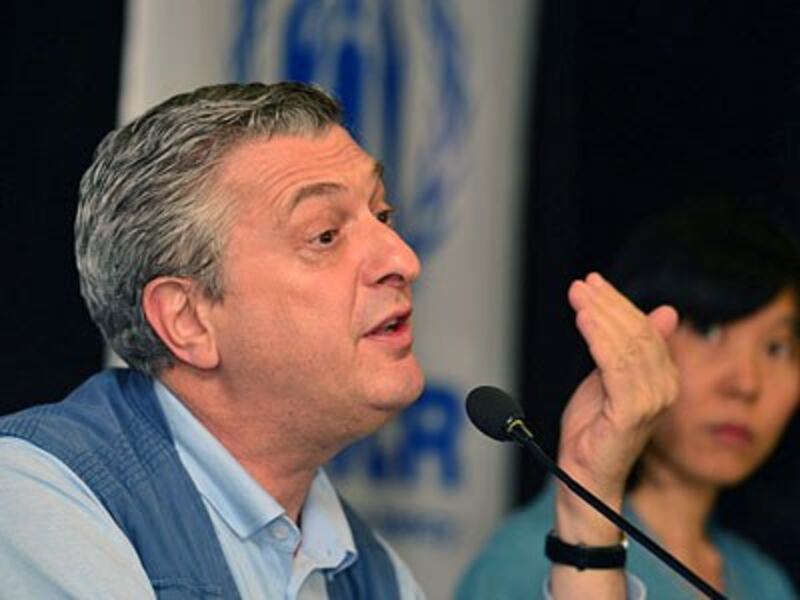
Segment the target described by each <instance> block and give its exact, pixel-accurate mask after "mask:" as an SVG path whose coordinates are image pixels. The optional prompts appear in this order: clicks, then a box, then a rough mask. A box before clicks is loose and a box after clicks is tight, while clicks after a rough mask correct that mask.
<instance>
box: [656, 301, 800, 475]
mask: <svg viewBox="0 0 800 600" xmlns="http://www.w3.org/2000/svg"><path fill="white" fill-rule="evenodd" d="M796 321H797V313H796V305H795V297H794V294H793V293H792V292H790V291H785V292H783V293H781V294H780V295H779V296H778V297H777V298H776V299H775V300H773V301H772V302H770V303H769V304H767V305H766V306H765V307H763V308H761V309H759V310H758V311H756V312H755V313H753V314H751V315H749V316H747V317H745V318H743V319H740V320H738V321H734V322H732V323H728V324H723V325H719V326H714V327H711V328H709V329H708V330H707V331H704V332H700V331H697V330H696V329H694V328H693V327H692V326H691V325H689V324H682V325H681V326H680V327H679V328H678V330H677V331H676V333H675V334H674V335H673V337H672V338H671V339H670V342H669V345H670V349H671V352H672V356H673V359H674V360H675V364H676V366H677V368H678V371H679V374H680V386H681V387H680V394H679V396H678V400H677V402H676V403H675V404H674V405H673V406H672V407H671V408H670V409H669V410H668V411H667V413H666V414H665V415H664V416H663V417H662V419H661V420H660V421H659V423H658V426H657V428H656V431H655V434H654V436H653V440H652V443H651V446H650V455H649V456H648V457H647V458H646V461H645V462H647V460H648V459H649V458H654V459H658V460H659V461H660V462H663V463H664V464H665V465H667V466H669V467H670V468H672V469H674V470H675V471H676V472H677V473H679V474H680V475H682V476H684V477H687V478H689V479H691V480H695V481H696V482H700V483H710V484H712V485H715V486H727V485H731V484H734V483H737V482H738V481H740V480H741V479H743V478H745V477H747V476H748V475H749V474H750V473H752V471H753V470H754V469H755V468H757V467H758V465H760V464H761V463H762V462H763V461H764V460H765V459H766V458H767V456H768V455H769V453H770V451H771V450H772V449H773V448H774V447H775V445H776V444H777V442H778V440H779V438H780V435H781V433H782V432H783V430H784V428H785V426H786V424H787V423H788V421H789V419H790V417H791V416H792V414H793V412H794V410H795V408H796V407H797V404H798V397H799V396H800V359H799V358H798V342H797V338H796V334H795V323H796Z"/></svg>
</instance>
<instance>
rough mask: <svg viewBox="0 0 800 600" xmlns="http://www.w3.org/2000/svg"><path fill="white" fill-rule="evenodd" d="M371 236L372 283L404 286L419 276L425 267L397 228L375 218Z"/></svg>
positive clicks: (369, 270) (368, 276) (369, 258)
mask: <svg viewBox="0 0 800 600" xmlns="http://www.w3.org/2000/svg"><path fill="white" fill-rule="evenodd" d="M372 236H374V239H373V241H372V243H371V244H370V247H369V257H368V259H367V260H368V266H367V269H366V276H367V278H368V279H369V283H370V284H383V285H394V286H397V287H403V286H406V285H409V284H411V283H412V282H414V281H415V280H416V279H417V278H418V277H419V275H420V271H421V270H422V265H421V264H420V260H419V257H418V256H417V254H416V253H415V252H414V250H413V249H412V248H411V246H409V245H408V244H407V243H406V241H405V240H404V239H403V238H402V237H401V236H400V234H399V233H398V232H397V231H395V230H394V229H392V228H391V227H389V226H388V225H385V224H384V223H380V222H375V223H374V224H373V225H372Z"/></svg>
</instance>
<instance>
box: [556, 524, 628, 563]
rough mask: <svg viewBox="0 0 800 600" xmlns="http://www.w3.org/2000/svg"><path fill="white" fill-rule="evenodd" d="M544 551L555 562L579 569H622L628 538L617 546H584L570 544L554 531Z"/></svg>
mask: <svg viewBox="0 0 800 600" xmlns="http://www.w3.org/2000/svg"><path fill="white" fill-rule="evenodd" d="M544 553H545V556H547V558H549V559H550V560H551V561H553V562H554V563H558V564H560V565H570V566H572V567H575V568H577V569H578V570H579V571H583V570H584V569H621V568H623V567H624V566H625V559H626V557H627V555H628V540H627V538H625V537H623V538H622V542H621V543H619V544H617V545H615V546H584V545H583V544H577V545H574V544H568V543H566V542H565V541H563V540H562V539H561V538H559V537H558V536H557V535H556V534H555V532H554V531H551V532H550V533H548V534H547V540H546V541H545V544H544Z"/></svg>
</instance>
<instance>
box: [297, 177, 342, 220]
mask: <svg viewBox="0 0 800 600" xmlns="http://www.w3.org/2000/svg"><path fill="white" fill-rule="evenodd" d="M342 190H344V186H343V185H342V184H340V183H334V182H331V181H321V182H319V183H310V184H309V185H304V186H303V187H301V188H300V189H299V190H297V191H296V192H295V193H294V194H293V195H292V197H291V199H290V200H289V206H288V210H287V211H286V212H287V213H291V212H292V211H293V210H294V209H295V208H296V207H297V205H298V204H300V203H301V202H302V201H303V200H305V199H306V198H310V197H312V196H330V195H332V194H338V193H339V192H341V191H342Z"/></svg>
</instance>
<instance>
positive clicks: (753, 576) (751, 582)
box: [713, 529, 798, 599]
mask: <svg viewBox="0 0 800 600" xmlns="http://www.w3.org/2000/svg"><path fill="white" fill-rule="evenodd" d="M713 536H714V541H715V542H716V544H717V547H718V548H719V550H720V552H721V553H722V555H723V559H724V561H725V579H726V582H727V583H728V584H729V587H730V589H731V595H732V596H734V593H733V592H734V590H735V591H736V592H737V593H736V594H735V596H734V597H737V596H741V597H750V596H747V595H746V594H748V593H750V594H753V593H756V592H759V594H760V595H761V597H763V598H776V599H784V598H787V599H792V598H798V596H797V593H796V592H795V590H794V587H793V585H792V583H791V579H790V578H789V576H788V574H787V573H786V571H785V570H784V569H783V567H781V565H780V564H779V563H778V562H777V561H776V560H775V559H773V558H772V557H771V556H769V555H768V554H767V553H765V552H764V551H762V550H761V549H760V548H759V547H758V546H757V545H756V544H755V543H753V542H752V541H750V540H748V539H747V538H745V537H743V536H741V535H739V534H738V533H735V532H733V531H730V530H725V529H715V530H714V531H713Z"/></svg>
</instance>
